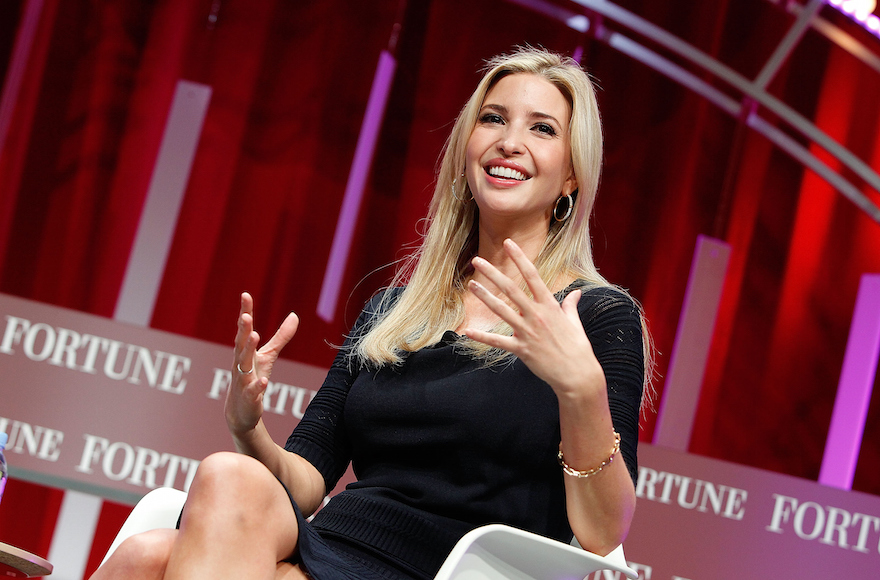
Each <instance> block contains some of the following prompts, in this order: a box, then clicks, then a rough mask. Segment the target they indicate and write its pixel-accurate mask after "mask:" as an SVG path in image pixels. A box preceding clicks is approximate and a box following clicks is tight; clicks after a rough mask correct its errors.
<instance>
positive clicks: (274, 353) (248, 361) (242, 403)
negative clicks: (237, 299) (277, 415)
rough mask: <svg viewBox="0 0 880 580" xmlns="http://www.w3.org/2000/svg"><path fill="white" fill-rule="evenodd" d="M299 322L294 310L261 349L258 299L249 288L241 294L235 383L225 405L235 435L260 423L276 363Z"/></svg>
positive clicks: (235, 357) (227, 422)
mask: <svg viewBox="0 0 880 580" xmlns="http://www.w3.org/2000/svg"><path fill="white" fill-rule="evenodd" d="M298 326H299V318H297V316H296V314H294V313H293V312H291V313H290V314H288V315H287V318H285V319H284V322H282V323H281V326H280V327H279V328H278V330H277V331H276V332H275V334H274V335H273V336H272V338H271V339H269V341H268V342H267V343H266V344H264V345H263V346H262V347H260V348H259V349H258V348H257V346H258V345H259V343H260V335H259V334H258V333H257V331H255V330H254V299H253V298H252V297H251V295H250V294H248V293H247V292H245V293H243V294H242V295H241V310H240V311H239V313H238V332H237V333H236V335H235V353H234V358H233V366H232V383H231V384H230V385H229V389H228V390H227V391H226V405H225V412H226V424H227V426H228V427H229V430H230V431H231V432H232V434H233V435H234V436H238V435H242V434H244V433H246V432H248V431H251V430H253V429H254V428H255V427H256V426H257V423H259V421H260V417H261V416H262V414H263V394H264V393H265V392H266V387H267V386H268V385H269V376H270V375H271V374H272V367H273V366H274V365H275V361H276V360H278V355H279V354H280V353H281V349H283V348H284V347H285V346H286V345H287V343H288V342H290V339H292V338H293V335H294V334H296V329H297V327H298Z"/></svg>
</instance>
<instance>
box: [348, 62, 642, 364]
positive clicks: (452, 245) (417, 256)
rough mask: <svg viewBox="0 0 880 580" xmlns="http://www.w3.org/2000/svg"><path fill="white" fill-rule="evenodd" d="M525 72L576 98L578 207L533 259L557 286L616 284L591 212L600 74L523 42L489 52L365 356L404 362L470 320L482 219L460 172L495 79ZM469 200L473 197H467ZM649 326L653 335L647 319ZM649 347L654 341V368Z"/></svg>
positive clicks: (361, 347)
mask: <svg viewBox="0 0 880 580" xmlns="http://www.w3.org/2000/svg"><path fill="white" fill-rule="evenodd" d="M523 73H524V74H533V75H538V76H540V77H541V78H543V79H546V80H547V81H549V82H550V83H552V84H553V85H554V86H556V87H557V88H558V89H559V91H560V92H561V93H562V95H563V96H564V97H565V98H566V100H567V101H568V103H569V105H570V106H571V118H570V121H569V135H570V142H571V156H572V166H573V170H574V174H575V178H576V180H577V184H578V191H577V192H576V194H575V195H576V199H575V197H573V198H572V199H573V200H575V201H574V209H573V211H572V213H571V216H570V217H569V218H568V219H567V220H565V221H562V222H559V221H554V222H553V223H552V224H551V227H550V229H549V231H548V232H547V238H546V240H545V241H544V245H543V248H542V249H541V251H540V253H539V254H538V257H537V259H536V260H535V266H536V267H537V269H538V272H539V273H540V275H541V278H542V279H543V280H544V283H545V284H547V285H548V286H549V287H551V288H552V287H553V285H554V284H556V283H557V282H558V280H560V278H561V277H567V278H569V279H575V278H583V279H584V280H586V281H587V283H588V285H591V286H610V284H609V283H608V282H607V281H606V280H605V279H604V278H603V277H602V276H601V275H600V274H599V272H598V271H597V270H596V266H595V265H594V263H593V254H592V248H591V245H590V230H589V221H590V219H589V218H590V213H591V212H592V210H593V203H594V201H595V198H596V191H597V189H598V186H599V175H600V171H601V165H602V128H601V121H600V118H599V108H598V105H597V102H596V94H595V89H594V87H593V83H592V81H591V80H590V78H589V77H588V76H587V74H586V73H585V72H584V71H583V69H581V67H580V65H579V64H578V63H577V62H576V61H574V60H573V59H571V58H568V57H565V56H561V55H558V54H555V53H552V52H549V51H546V50H543V49H536V48H531V47H524V48H519V49H517V50H516V51H515V52H513V53H511V54H508V55H500V56H497V57H495V58H493V59H491V60H490V61H488V63H487V66H486V73H485V75H484V76H483V78H482V80H481V81H480V83H479V85H477V88H476V90H475V91H474V93H473V94H472V95H471V97H470V99H469V100H468V101H467V103H466V104H465V106H464V108H463V109H462V111H461V113H460V114H459V116H458V118H457V119H456V121H455V125H454V126H453V128H452V132H451V134H450V136H449V139H448V140H447V142H446V146H445V148H444V152H443V157H442V161H441V164H440V169H439V172H438V175H437V182H436V186H435V188H434V196H433V198H432V199H431V204H430V207H429V210H428V216H427V223H428V228H427V232H426V234H425V236H424V239H423V241H422V244H421V246H420V247H419V248H418V249H417V250H416V251H415V252H414V253H412V254H411V255H410V256H409V257H408V258H407V259H406V261H405V262H404V264H403V265H402V267H401V268H399V269H398V271H397V273H396V274H395V276H394V279H393V280H392V283H391V286H392V287H404V289H403V291H402V292H401V293H400V294H399V295H396V293H392V292H386V293H385V295H384V297H383V298H382V299H381V300H380V301H379V304H378V307H377V309H376V314H377V317H376V319H375V322H374V324H373V326H372V327H371V328H369V329H368V330H367V332H366V334H364V335H362V336H361V337H360V338H359V339H358V340H356V342H355V344H354V347H353V351H352V353H351V354H352V355H353V356H355V357H356V358H357V359H359V362H360V363H372V364H376V365H379V366H381V365H385V364H398V363H400V362H402V359H403V357H402V355H403V353H405V352H413V351H416V350H419V349H421V348H424V347H426V346H430V345H432V344H435V343H437V342H438V341H439V340H440V339H441V338H442V336H443V333H444V332H445V331H446V330H449V329H455V328H458V327H459V326H460V325H461V323H462V322H463V321H464V303H463V300H462V295H463V293H464V290H465V282H466V279H467V276H468V274H469V272H470V268H471V266H470V260H471V259H472V258H473V257H474V255H475V253H476V250H477V247H476V245H477V222H478V216H477V211H478V210H477V206H476V204H475V203H474V201H473V196H472V195H471V192H470V189H469V187H468V186H467V182H466V180H465V179H464V177H463V176H462V170H463V169H464V166H465V153H466V148H467V142H468V139H469V138H470V135H471V132H472V131H473V129H474V126H475V125H476V123H477V117H478V115H479V112H480V108H481V107H482V105H483V101H484V99H485V98H486V95H487V94H488V92H489V91H490V90H491V89H492V87H493V86H495V84H496V83H497V82H498V81H499V80H501V79H502V78H504V77H505V76H507V75H511V74H523ZM453 187H455V190H453ZM462 199H465V200H468V201H466V202H464V203H463V202H462V201H460V200H462ZM392 295H393V296H392ZM392 300H393V301H394V302H393V304H392V303H391V301H392ZM493 331H494V332H499V333H504V334H508V335H509V334H511V332H512V331H511V329H510V327H509V326H508V325H506V324H504V323H501V324H499V325H498V326H497V327H496V328H494V329H493ZM643 331H644V332H643V334H644V335H645V336H647V333H646V329H644V324H643ZM461 345H462V346H463V347H464V348H465V349H467V350H468V351H469V352H470V354H471V355H472V356H476V357H481V358H483V359H485V360H486V362H487V364H494V363H497V362H501V361H504V360H505V359H508V360H509V359H510V357H511V356H512V355H510V354H509V353H507V352H505V351H498V350H497V349H492V348H490V347H488V346H486V345H484V344H481V343H477V342H476V341H472V340H469V339H464V338H463V339H462V341H461ZM648 346H649V344H648V343H647V342H646V344H645V347H646V348H645V356H646V361H645V362H646V367H645V368H646V370H647V369H648V368H649V367H648V366H647V365H648V364H649V361H648V360H647V359H648V357H649V355H650V348H648ZM646 374H647V373H646Z"/></svg>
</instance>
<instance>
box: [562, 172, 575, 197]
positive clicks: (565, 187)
mask: <svg viewBox="0 0 880 580" xmlns="http://www.w3.org/2000/svg"><path fill="white" fill-rule="evenodd" d="M577 189H578V182H577V177H575V175H574V169H572V170H571V174H569V176H568V179H566V180H565V183H563V184H562V195H571V194H572V193H574V192H575V191H577Z"/></svg>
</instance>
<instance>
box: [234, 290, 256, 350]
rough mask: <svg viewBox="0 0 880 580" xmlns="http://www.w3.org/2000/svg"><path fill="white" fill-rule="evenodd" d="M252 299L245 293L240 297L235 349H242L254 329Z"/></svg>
mask: <svg viewBox="0 0 880 580" xmlns="http://www.w3.org/2000/svg"><path fill="white" fill-rule="evenodd" d="M253 324H254V299H253V298H251V295H250V294H248V293H247V292H243V293H242V295H241V306H240V307H239V310H238V328H237V331H236V333H235V349H236V350H241V349H242V348H244V341H245V340H246V339H247V337H248V335H249V334H250V333H251V331H252V330H253V329H254V326H253Z"/></svg>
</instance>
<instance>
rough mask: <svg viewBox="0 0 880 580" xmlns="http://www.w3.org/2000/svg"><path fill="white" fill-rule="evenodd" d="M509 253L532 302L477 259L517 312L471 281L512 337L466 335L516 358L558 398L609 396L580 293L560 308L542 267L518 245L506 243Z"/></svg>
mask: <svg viewBox="0 0 880 580" xmlns="http://www.w3.org/2000/svg"><path fill="white" fill-rule="evenodd" d="M504 250H505V251H506V252H507V254H508V256H510V258H511V260H512V261H513V263H514V264H515V265H516V267H517V269H518V270H519V272H520V274H521V275H522V277H523V279H524V280H525V282H526V285H527V286H528V288H529V290H530V291H531V292H532V296H533V298H530V297H529V296H528V295H527V294H526V293H525V292H523V290H522V289H521V288H520V287H519V286H518V285H517V284H516V283H515V282H514V281H513V280H511V279H510V278H509V277H508V276H506V275H504V274H503V273H502V272H501V271H499V270H498V269H497V268H495V267H494V266H493V265H492V264H490V263H489V262H488V261H486V260H484V259H483V258H479V257H477V258H474V260H473V265H474V268H475V269H476V270H477V271H478V272H479V273H480V274H482V275H484V276H485V277H486V278H488V279H489V280H490V281H491V282H492V284H494V285H495V287H496V288H497V289H498V290H499V291H500V292H501V293H502V294H503V295H504V296H505V297H506V298H507V300H508V301H509V302H510V304H512V305H513V307H512V306H511V305H510V304H508V303H507V302H505V301H504V300H502V299H501V298H499V297H498V296H496V295H495V294H493V293H492V292H490V291H489V290H488V289H487V288H485V287H484V286H483V285H482V284H480V283H479V282H476V281H474V280H471V281H470V282H469V289H470V291H471V292H473V294H474V295H475V296H476V297H477V298H478V299H480V300H481V301H482V302H483V303H484V304H485V305H486V306H487V307H488V308H489V309H490V310H491V311H492V312H493V313H495V314H496V315H497V316H498V317H500V318H501V319H502V320H504V321H505V322H506V323H508V324H509V325H510V327H511V328H512V329H513V336H503V335H500V334H494V333H489V332H484V331H481V330H477V329H473V328H466V329H464V331H463V332H464V334H465V335H466V336H468V337H469V338H471V339H473V340H476V341H479V342H482V343H485V344H488V345H489V346H492V347H497V348H501V349H504V350H507V351H509V352H511V353H513V354H515V355H516V356H517V357H518V358H519V359H520V360H522V361H523V362H524V363H525V364H526V366H528V367H529V370H531V371H532V372H533V373H535V375H537V376H538V377H539V378H541V379H542V380H544V381H545V382H547V383H548V384H549V385H550V386H551V387H552V388H553V390H554V391H555V392H556V394H557V396H561V395H569V396H578V395H585V394H589V393H591V392H596V391H595V390H593V389H599V388H601V390H602V391H604V390H605V374H604V373H603V371H602V367H601V366H600V365H599V361H598V360H597V359H596V356H595V354H594V353H593V347H592V345H591V344H590V340H589V338H587V335H586V333H585V332H584V327H583V325H582V324H581V320H580V316H579V315H578V311H577V304H578V300H579V299H580V297H581V292H580V290H574V291H572V292H570V293H569V294H568V296H566V297H565V299H564V300H563V301H562V304H560V303H559V302H557V300H556V297H555V296H554V295H553V293H552V292H551V291H550V289H549V288H547V285H546V284H544V281H543V280H541V277H540V275H539V274H538V270H537V268H535V266H534V264H532V262H531V261H530V260H529V259H528V257H527V256H526V255H525V253H524V252H523V251H522V250H521V249H520V247H519V246H518V245H517V244H516V243H515V242H514V241H513V240H509V239H508V240H505V242H504ZM514 307H515V308H514Z"/></svg>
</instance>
